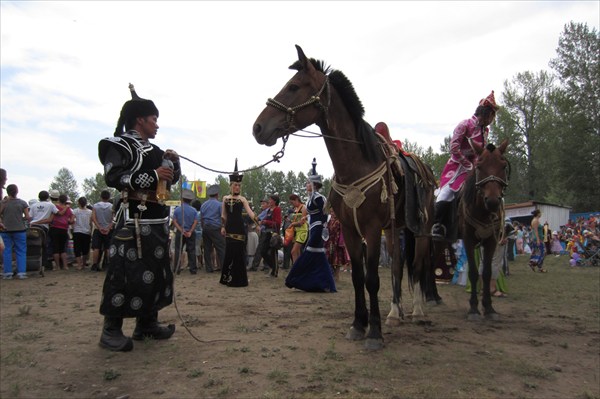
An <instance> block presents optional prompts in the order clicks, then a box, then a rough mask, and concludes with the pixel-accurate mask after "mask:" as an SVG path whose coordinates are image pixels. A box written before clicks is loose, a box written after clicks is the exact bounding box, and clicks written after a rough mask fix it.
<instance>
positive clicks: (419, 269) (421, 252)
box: [407, 234, 441, 320]
mask: <svg viewBox="0 0 600 399" xmlns="http://www.w3.org/2000/svg"><path fill="white" fill-rule="evenodd" d="M409 236H412V234H409ZM412 237H414V236H412ZM408 244H411V242H407V245H408ZM412 245H414V254H413V256H412V257H413V259H414V260H413V265H414V266H413V268H412V269H413V270H412V273H410V274H412V276H411V277H412V281H411V285H412V289H413V312H412V318H413V320H419V319H422V318H424V317H425V312H424V311H423V309H424V301H423V299H424V298H425V295H426V291H427V278H428V276H427V268H429V267H430V263H429V261H430V259H431V254H430V252H431V248H430V239H429V238H428V237H416V238H414V239H413V240H412ZM407 251H409V250H407ZM409 267H410V266H409ZM434 284H435V282H434ZM436 291H437V290H436ZM440 299H441V298H440Z"/></svg>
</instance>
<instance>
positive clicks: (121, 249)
mask: <svg viewBox="0 0 600 399" xmlns="http://www.w3.org/2000/svg"><path fill="white" fill-rule="evenodd" d="M119 256H125V244H121V245H119Z"/></svg>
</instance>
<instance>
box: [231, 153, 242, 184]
mask: <svg viewBox="0 0 600 399" xmlns="http://www.w3.org/2000/svg"><path fill="white" fill-rule="evenodd" d="M243 178H244V175H241V174H239V173H238V166H237V158H236V159H235V168H234V169H233V174H231V175H229V183H234V182H237V183H241V182H242V179H243Z"/></svg>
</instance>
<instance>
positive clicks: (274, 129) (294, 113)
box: [252, 45, 330, 146]
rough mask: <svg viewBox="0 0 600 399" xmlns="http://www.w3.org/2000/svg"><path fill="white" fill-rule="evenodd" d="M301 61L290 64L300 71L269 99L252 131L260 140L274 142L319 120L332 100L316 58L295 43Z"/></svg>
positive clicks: (262, 142)
mask: <svg viewBox="0 0 600 399" xmlns="http://www.w3.org/2000/svg"><path fill="white" fill-rule="evenodd" d="M296 50H297V51H298V61H296V62H295V63H294V64H293V65H291V66H290V69H294V70H296V71H298V72H296V74H295V75H294V76H293V77H292V78H291V79H290V80H289V81H288V82H287V83H286V84H285V85H284V86H283V88H282V89H281V91H280V92H279V93H277V95H276V96H275V98H269V99H268V100H267V106H266V107H265V109H264V110H263V111H262V112H261V113H260V115H259V116H258V118H257V119H256V122H254V127H253V129H252V133H253V134H254V138H255V139H256V141H257V142H258V143H259V144H265V145H268V146H272V145H274V144H275V143H276V142H277V139H278V138H279V137H283V136H287V135H289V134H290V133H294V132H295V131H297V130H300V129H304V128H305V127H307V126H309V125H311V124H313V123H316V122H318V120H319V118H320V117H321V115H322V112H323V111H324V110H326V109H327V107H328V102H329V100H328V99H329V96H330V93H329V87H328V78H327V76H326V74H324V73H322V72H320V71H319V70H317V69H316V68H315V66H314V65H313V62H317V61H314V60H310V59H308V58H307V57H306V55H304V52H303V51H302V49H301V48H300V46H298V45H296Z"/></svg>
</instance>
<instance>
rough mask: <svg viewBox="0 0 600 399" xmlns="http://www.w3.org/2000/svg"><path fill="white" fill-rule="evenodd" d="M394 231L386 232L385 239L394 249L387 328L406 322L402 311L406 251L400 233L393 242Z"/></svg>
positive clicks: (397, 232)
mask: <svg viewBox="0 0 600 399" xmlns="http://www.w3.org/2000/svg"><path fill="white" fill-rule="evenodd" d="M391 234H392V231H391V230H386V231H385V238H386V241H387V244H388V248H393V249H394V251H393V254H392V268H391V273H392V303H391V304H390V307H391V309H390V313H388V315H387V318H386V320H385V324H386V325H387V326H399V325H400V320H404V311H403V310H402V272H403V268H404V261H405V259H404V251H402V242H401V239H400V237H399V234H400V232H399V231H398V230H397V231H395V232H394V234H395V235H394V237H395V238H396V239H395V242H393V241H392V236H391Z"/></svg>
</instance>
